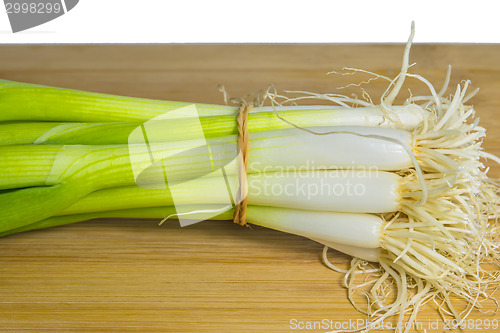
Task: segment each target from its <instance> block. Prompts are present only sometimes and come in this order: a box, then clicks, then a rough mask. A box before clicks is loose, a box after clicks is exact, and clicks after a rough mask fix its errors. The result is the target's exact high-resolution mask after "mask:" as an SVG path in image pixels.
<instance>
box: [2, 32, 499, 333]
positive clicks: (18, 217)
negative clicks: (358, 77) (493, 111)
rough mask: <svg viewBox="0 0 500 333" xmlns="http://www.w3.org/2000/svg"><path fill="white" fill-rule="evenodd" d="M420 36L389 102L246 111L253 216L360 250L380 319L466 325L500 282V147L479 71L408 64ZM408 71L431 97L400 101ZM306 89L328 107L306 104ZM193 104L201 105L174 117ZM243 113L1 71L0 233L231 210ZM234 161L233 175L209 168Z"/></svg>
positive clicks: (286, 104)
mask: <svg viewBox="0 0 500 333" xmlns="http://www.w3.org/2000/svg"><path fill="white" fill-rule="evenodd" d="M412 37H413V30H412V35H411V36H410V40H409V41H408V44H407V46H406V49H405V52H404V59H403V66H402V70H401V72H400V73H399V75H397V76H396V77H395V78H394V79H391V78H387V77H383V76H380V75H377V78H380V79H386V80H387V81H388V88H387V90H386V91H385V92H384V93H383V95H382V97H381V98H380V100H379V103H373V102H372V101H371V100H362V99H357V98H352V97H347V96H341V95H334V94H313V93H303V94H302V95H301V96H300V97H297V98H293V99H292V98H286V97H284V96H282V95H278V94H277V92H276V91H275V90H274V88H270V89H268V90H266V91H265V92H264V98H262V99H261V101H260V102H259V103H257V104H258V105H256V107H254V109H253V110H252V112H251V113H250V114H249V118H248V129H249V133H250V143H249V147H250V152H249V160H248V166H247V183H248V186H247V189H248V190H247V193H246V195H247V199H248V207H247V221H248V222H249V223H252V224H256V225H260V226H264V227H269V228H273V229H276V230H280V231H284V232H289V233H294V234H297V235H300V236H304V237H308V238H310V239H312V240H315V241H317V242H320V243H322V244H324V245H325V246H326V247H325V251H324V253H323V256H324V259H325V263H326V264H327V265H328V266H329V267H331V268H333V269H336V270H339V269H337V268H336V267H335V266H333V265H332V264H331V263H330V262H329V261H328V258H327V249H328V248H334V249H337V250H339V251H342V252H344V253H347V254H349V255H351V256H353V258H354V259H353V261H352V262H351V268H350V269H349V270H347V271H344V273H346V275H345V284H346V287H347V288H348V290H349V293H348V295H349V298H350V299H351V300H353V295H354V294H355V291H356V290H357V289H358V288H360V287H361V286H359V285H357V284H356V281H355V280H356V279H355V277H356V276H358V275H360V274H371V275H370V276H372V277H373V278H372V279H365V280H364V282H363V283H362V286H364V287H367V286H368V287H369V290H368V293H367V295H368V298H369V305H370V308H369V310H365V309H362V308H361V307H359V306H358V305H356V304H355V303H354V302H353V304H354V306H355V307H356V308H357V309H358V310H359V311H361V312H363V313H367V314H368V315H370V316H371V318H372V319H373V321H372V322H371V324H370V325H374V326H375V325H377V324H378V323H380V322H382V321H383V320H385V319H386V318H388V317H391V316H395V315H396V316H399V317H398V320H399V322H404V321H405V320H407V321H414V320H415V319H416V315H417V312H418V310H419V308H421V306H422V305H423V304H425V303H427V302H428V301H431V300H433V301H435V302H437V303H440V304H439V305H440V309H441V311H443V313H445V314H449V315H451V316H453V317H455V318H456V319H458V321H457V323H458V325H457V326H460V325H461V320H464V319H465V318H466V317H467V315H468V314H469V313H470V311H471V310H472V309H473V308H479V307H480V305H481V302H482V301H484V300H487V299H489V298H490V288H491V287H492V286H493V285H494V283H495V282H496V281H497V275H495V274H491V273H489V272H488V271H487V270H485V269H484V262H485V261H491V262H498V261H497V260H498V252H497V251H498V238H497V234H496V228H495V219H496V218H497V216H498V203H499V202H498V193H497V192H498V188H497V186H496V184H495V183H494V182H493V181H492V180H490V179H489V178H488V177H487V175H486V170H485V168H484V166H483V164H482V162H481V159H482V158H492V159H495V157H494V156H491V155H489V154H487V153H485V152H483V151H482V150H481V147H480V144H481V140H482V138H483V137H484V136H485V130H484V128H482V127H480V126H479V125H478V122H477V121H476V120H474V118H473V117H474V110H473V109H472V107H471V106H468V105H466V103H467V101H468V100H469V99H470V98H471V97H472V96H473V94H474V93H475V92H472V93H469V94H468V93H467V90H468V85H469V83H468V82H465V83H464V84H463V85H458V86H457V87H456V89H455V90H454V91H453V93H452V94H451V95H449V96H446V94H447V90H448V83H449V78H450V70H448V73H447V77H446V80H445V84H444V86H443V88H442V89H441V90H440V91H436V90H435V89H434V87H433V86H432V84H431V83H430V82H428V81H427V80H426V79H424V78H423V77H421V76H419V75H416V74H411V73H409V72H408V69H409V50H410V46H411V40H412ZM374 75H375V74H374ZM408 77H411V78H416V79H418V80H420V81H421V82H423V83H424V84H426V85H427V87H428V88H429V91H430V93H429V96H412V97H410V98H408V99H407V100H406V101H405V102H404V103H403V104H401V105H395V104H394V100H395V98H396V97H397V95H398V93H399V91H400V90H401V88H402V86H403V84H404V81H405V79H406V78H408ZM307 99H321V100H325V101H327V102H328V104H329V105H322V106H317V105H316V106H298V105H297V104H298V102H299V101H303V100H307ZM266 102H268V103H269V104H270V106H264V103H266ZM193 106H194V108H195V110H196V114H197V117H187V116H183V115H184V114H185V113H182V112H180V113H176V112H178V110H185V109H186V108H187V109H189V108H192V107H193ZM238 109H239V108H238V107H236V106H227V105H226V106H218V105H204V104H194V105H193V104H190V103H181V102H168V101H157V100H147V99H139V98H129V97H121V96H111V95H104V94H98V93H90V92H82V91H74V90H68V89H60V88H51V87H45V86H38V85H32V84H25V83H17V82H11V81H1V82H0V110H1V111H0V170H1V172H0V211H1V213H0V235H2V236H5V235H9V234H13V233H18V232H22V231H28V230H34V229H41V228H47V227H54V226H59V225H64V224H69V223H74V222H80V221H86V220H90V219H95V218H106V217H114V218H159V219H166V218H169V217H172V216H174V217H175V216H178V217H179V216H180V215H181V214H180V213H179V212H180V211H182V212H190V213H187V217H186V218H188V219H196V218H197V219H198V220H200V219H204V218H207V213H208V214H209V217H210V218H212V219H217V220H232V216H233V207H234V204H231V205H229V206H226V204H227V199H228V192H233V193H234V192H235V191H237V190H238V188H235V187H234V186H232V185H231V184H234V183H235V179H236V183H237V179H238V172H239V169H238V159H237V158H235V156H237V153H238V146H237V137H238V130H237V125H236V116H237V114H238ZM175 114H176V116H174V117H171V115H175ZM200 130H201V131H202V133H203V140H204V141H203V144H200V138H199V133H200ZM200 147H203V149H201V148H200ZM207 156H209V158H208V160H207V158H206V157H207ZM167 157H168V158H167ZM165 160H168V165H167V166H166V164H165V163H166V162H165ZM207 161H208V162H207ZM138 170H139V171H138ZM166 170H167V171H168V174H165V172H166ZM221 170H223V173H224V181H225V182H226V185H227V186H220V182H221V178H220V177H216V176H211V174H212V173H213V174H215V171H221ZM158 175H162V177H158ZM218 175H220V172H219V173H218ZM163 176H165V177H163ZM367 262H370V263H375V264H370V265H372V266H373V267H372V268H371V269H368V268H367V267H366V265H367ZM341 271H342V270H341ZM388 283H392V284H394V285H395V286H396V290H397V293H396V296H395V297H388V295H387V294H388V293H387V290H388V289H387V284H388ZM456 297H458V298H460V299H462V300H465V301H466V303H467V306H466V307H465V309H463V310H462V311H459V310H457V309H456V307H455V306H454V304H453V302H452V301H451V299H452V298H456ZM408 315H409V318H408V317H407V316H408ZM370 325H369V326H368V327H367V328H368V329H369V328H370V327H372V326H370Z"/></svg>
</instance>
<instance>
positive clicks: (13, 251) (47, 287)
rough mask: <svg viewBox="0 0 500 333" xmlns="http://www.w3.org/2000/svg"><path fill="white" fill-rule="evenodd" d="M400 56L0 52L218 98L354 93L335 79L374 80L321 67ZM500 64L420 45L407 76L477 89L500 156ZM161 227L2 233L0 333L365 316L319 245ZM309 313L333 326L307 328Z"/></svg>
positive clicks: (121, 223) (212, 226)
mask: <svg viewBox="0 0 500 333" xmlns="http://www.w3.org/2000/svg"><path fill="white" fill-rule="evenodd" d="M402 52H403V45H121V46H115V45H106V46H102V45H99V46H97V45H78V46H76V45H74V46H71V45H70V46H51V45H46V46H41V45H32V46H0V78H4V79H8V80H14V81H24V82H31V83H38V84H45V85H52V86H60V87H66V88H74V89H82V90H89V91H97V92H104V93H114V94H123V95H130V96H138V97H149V98H158V99H167V100H181V101H189V102H191V101H192V102H203V103H219V104H223V103H224V102H223V98H222V94H221V93H220V92H219V91H218V90H217V86H218V84H224V85H225V87H226V89H227V90H228V91H229V93H230V94H231V95H232V96H244V95H245V94H247V93H249V92H253V91H257V90H259V89H262V88H266V87H267V86H268V85H269V84H270V83H273V84H274V85H275V86H276V87H277V88H278V89H279V90H283V89H288V90H307V91H314V92H333V93H335V92H340V93H351V92H353V93H354V92H357V93H358V94H359V90H356V89H355V87H350V88H348V89H346V90H337V89H336V87H339V86H345V85H347V84H348V83H351V82H361V81H363V80H366V79H368V78H369V76H366V75H361V74H360V75H327V74H326V73H327V72H329V71H332V70H335V71H340V70H341V69H342V67H343V66H349V67H355V68H362V69H366V70H370V71H374V72H377V73H380V74H383V75H388V76H395V75H396V74H397V73H398V71H399V68H400V63H401V58H402ZM499 59H500V45H415V46H413V48H412V54H411V61H412V62H416V63H417V64H416V65H415V66H414V67H413V68H412V72H417V73H420V74H422V75H423V76H424V77H427V78H428V79H430V81H431V82H433V83H434V84H435V85H436V86H437V87H438V88H439V86H440V85H441V84H442V82H443V80H444V76H445V71H446V67H447V65H448V64H452V65H453V68H454V70H453V74H452V80H451V88H450V91H449V92H450V93H451V92H452V91H451V90H454V88H455V87H456V84H457V83H459V82H460V81H461V80H464V79H471V80H472V85H473V87H480V88H481V91H480V92H479V94H478V95H477V96H476V97H475V98H474V99H473V100H472V103H473V104H474V106H475V109H476V110H477V113H478V115H479V117H480V118H481V124H482V125H483V126H485V127H486V128H487V129H488V136H487V139H486V140H485V142H484V147H485V148H486V150H487V151H489V152H491V153H494V154H496V155H500V134H499V133H500V115H499V113H498V112H499V110H500V62H499V61H498V60H499ZM385 84H386V83H384V82H382V81H381V80H376V81H373V82H372V83H371V84H370V85H369V86H368V87H367V88H366V89H367V91H368V92H369V93H370V94H371V95H372V97H373V98H374V99H375V98H377V96H379V95H380V93H381V92H382V91H383V90H384V89H385ZM411 86H412V88H413V89H414V91H415V94H417V93H419V92H420V93H425V92H426V90H425V87H424V86H423V85H422V84H418V83H417V82H413V83H412V84H411ZM0 112H1V110H0ZM490 165H491V166H492V169H491V171H490V173H491V175H492V176H495V177H500V168H498V167H497V166H495V165H493V164H490ZM117 200H119V198H117ZM158 222H159V221H156V220H96V221H90V222H84V223H79V224H75V225H69V226H64V227H59V228H53V229H48V230H40V231H34V232H29V233H25V234H19V235H13V236H9V237H5V238H2V239H0V331H1V332H5V331H9V332H292V331H307V332H325V331H328V329H326V328H328V327H334V326H335V325H340V324H343V323H348V322H349V321H356V320H362V319H363V318H364V317H363V316H362V315H361V314H359V313H358V312H356V311H355V310H354V309H353V308H352V307H351V305H350V304H349V303H348V301H347V300H346V290H345V289H344V288H343V287H342V286H341V282H342V275H340V274H337V273H335V272H333V271H331V270H330V269H328V268H327V267H325V266H324V265H323V264H322V263H321V259H320V255H321V250H322V246H321V245H318V244H316V243H314V242H312V241H309V240H306V239H304V238H301V237H296V236H292V235H287V234H284V233H280V232H276V231H272V230H266V229H264V228H260V227H252V229H249V228H242V227H240V226H238V225H234V224H232V223H229V222H202V223H198V224H195V225H192V226H189V227H186V228H180V227H179V225H178V223H177V222H175V221H170V222H168V223H166V224H164V225H163V226H161V227H159V226H158ZM330 257H331V260H332V261H333V262H334V263H336V264H338V265H339V266H346V264H347V263H348V261H349V259H348V257H346V256H344V255H342V254H339V253H337V252H334V251H332V253H331V255H330ZM487 310H494V304H493V303H490V304H487V305H485V311H487ZM470 318H471V319H473V320H474V323H473V326H476V328H482V329H477V330H474V329H466V330H465V331H466V332H469V331H470V332H474V331H477V332H495V331H497V330H493V329H489V330H488V329H485V327H486V326H485V320H487V319H488V320H490V321H491V320H493V319H496V320H499V321H500V314H491V313H480V312H477V311H474V312H472V314H471V315H470ZM437 319H438V314H437V313H436V311H435V310H433V308H432V307H428V308H426V309H425V310H424V311H422V312H421V313H420V316H419V319H418V320H419V322H421V323H422V327H421V328H422V329H421V330H420V332H424V329H427V332H442V331H445V329H444V323H442V322H440V321H439V322H435V320H437ZM314 321H322V323H323V324H325V323H327V324H328V327H322V328H318V329H310V330H305V329H304V330H301V329H299V326H298V325H299V323H302V324H300V325H307V324H308V323H309V324H310V325H312V323H313V322H314ZM436 325H437V326H438V328H437V329H435V328H436ZM294 328H296V329H294ZM347 328H349V327H347ZM351 328H352V327H351ZM379 331H382V330H379Z"/></svg>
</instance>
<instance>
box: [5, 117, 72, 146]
mask: <svg viewBox="0 0 500 333" xmlns="http://www.w3.org/2000/svg"><path fill="white" fill-rule="evenodd" d="M62 124H63V123H51V122H37V123H26V122H20V123H0V146H8V145H27V144H33V143H34V142H35V141H36V140H37V139H38V138H39V137H40V136H42V135H43V134H45V133H47V132H48V131H49V130H51V129H53V128H55V127H57V126H60V125H62Z"/></svg>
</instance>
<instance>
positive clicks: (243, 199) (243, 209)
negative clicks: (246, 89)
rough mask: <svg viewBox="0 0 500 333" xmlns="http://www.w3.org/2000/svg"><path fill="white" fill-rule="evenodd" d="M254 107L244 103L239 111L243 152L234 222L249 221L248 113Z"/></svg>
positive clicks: (241, 223)
mask: <svg viewBox="0 0 500 333" xmlns="http://www.w3.org/2000/svg"><path fill="white" fill-rule="evenodd" d="M252 109H253V106H252V105H246V104H244V105H242V106H241V107H240V110H239V113H238V118H237V120H238V149H239V152H240V153H241V157H242V158H240V159H238V181H239V191H238V195H237V198H236V200H237V201H236V202H237V203H238V204H237V205H236V207H235V209H234V215H233V222H234V223H238V224H240V225H242V226H243V225H245V224H246V223H247V221H246V217H247V195H246V193H247V161H248V151H249V149H248V127H247V123H248V113H249V112H250V111H251V110H252Z"/></svg>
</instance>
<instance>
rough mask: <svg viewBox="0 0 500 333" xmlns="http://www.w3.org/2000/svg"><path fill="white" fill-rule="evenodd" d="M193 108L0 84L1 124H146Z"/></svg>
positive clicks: (204, 109) (220, 110)
mask: <svg viewBox="0 0 500 333" xmlns="http://www.w3.org/2000/svg"><path fill="white" fill-rule="evenodd" d="M193 104H194V103H187V102H171V101H160V100H153V99H145V98H135V97H124V96H115V95H109V94H99V93H92V92H85V91H78V90H71V89H62V88H53V87H47V86H40V85H35V84H28V83H19V82H13V81H7V80H0V110H2V112H0V121H33V120H34V121H57V122H113V121H147V120H149V119H152V118H154V117H156V116H159V115H162V114H164V113H166V112H169V111H172V110H176V109H179V108H182V107H184V106H188V105H193ZM196 108H197V110H198V113H199V114H200V115H201V116H207V115H212V116H213V115H236V113H237V110H238V108H236V107H231V106H220V105H209V104H196Z"/></svg>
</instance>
